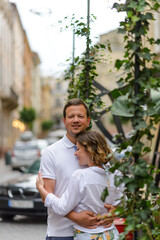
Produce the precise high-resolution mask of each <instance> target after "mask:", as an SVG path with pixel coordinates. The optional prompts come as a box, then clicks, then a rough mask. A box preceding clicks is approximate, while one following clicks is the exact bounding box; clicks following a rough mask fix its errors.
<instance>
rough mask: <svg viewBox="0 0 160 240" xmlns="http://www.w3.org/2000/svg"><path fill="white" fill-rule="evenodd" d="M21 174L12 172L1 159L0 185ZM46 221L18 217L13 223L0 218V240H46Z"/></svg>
mask: <svg viewBox="0 0 160 240" xmlns="http://www.w3.org/2000/svg"><path fill="white" fill-rule="evenodd" d="M19 174H21V173H20V172H19V171H12V170H11V167H10V166H9V165H7V166H6V165H5V161H4V160H3V159H0V183H1V182H5V181H6V180H8V179H11V178H13V177H16V176H18V175H19ZM46 227H47V225H46V219H44V218H30V217H25V216H16V217H14V219H13V220H12V221H10V222H9V221H8V222H6V221H2V219H1V218H0V240H44V239H45V233H46Z"/></svg>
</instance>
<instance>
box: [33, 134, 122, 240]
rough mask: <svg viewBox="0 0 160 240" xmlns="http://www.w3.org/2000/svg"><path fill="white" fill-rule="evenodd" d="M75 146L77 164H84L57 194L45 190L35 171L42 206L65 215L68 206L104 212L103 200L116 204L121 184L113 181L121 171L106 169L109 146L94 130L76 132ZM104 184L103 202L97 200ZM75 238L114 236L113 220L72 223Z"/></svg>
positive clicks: (96, 212) (105, 237) (82, 239)
mask: <svg viewBox="0 0 160 240" xmlns="http://www.w3.org/2000/svg"><path fill="white" fill-rule="evenodd" d="M76 146H77V150H76V152H75V155H76V156H77V157H78V161H79V164H80V165H81V166H83V165H84V166H86V165H87V166H88V168H84V169H78V170H76V171H75V172H74V173H73V174H72V176H71V179H70V182H69V184H68V187H67V189H66V191H65V192H64V194H63V195H62V196H61V198H58V197H57V196H55V195H54V194H53V193H48V192H47V191H46V190H45V188H44V183H43V179H42V177H41V174H40V173H39V175H38V177H37V180H36V186H37V189H38V190H39V192H40V194H41V197H42V199H43V201H44V203H45V206H47V207H50V208H52V210H53V211H54V212H55V213H56V214H59V215H62V216H65V215H67V214H68V213H69V212H70V211H71V210H73V209H74V211H75V212H81V211H85V210H88V211H92V212H94V213H95V214H96V215H98V216H99V215H102V217H103V214H106V208H105V207H104V204H110V205H113V206H117V205H118V204H119V203H120V201H121V197H122V196H123V191H124V188H123V186H119V187H116V186H115V184H114V178H115V175H121V173H120V172H119V171H115V172H114V173H111V172H109V164H108V162H109V160H110V159H111V156H110V154H111V150H110V149H109V147H108V145H107V142H106V140H105V138H104V137H103V136H102V135H101V134H100V133H98V132H95V131H84V132H81V133H79V134H78V136H77V144H76ZM106 187H107V189H108V193H109V195H108V196H107V197H106V199H105V202H103V201H102V200H101V195H102V192H103V190H104V189H105V188H106ZM73 225H74V233H75V234H74V239H75V240H90V239H92V240H94V239H95V240H101V239H103V240H109V239H114V240H116V239H118V231H117V229H116V227H115V226H114V224H112V225H111V226H110V227H108V228H104V227H103V226H97V227H96V228H93V229H88V228H84V227H81V226H79V225H77V224H75V223H73Z"/></svg>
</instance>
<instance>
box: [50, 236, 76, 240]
mask: <svg viewBox="0 0 160 240" xmlns="http://www.w3.org/2000/svg"><path fill="white" fill-rule="evenodd" d="M46 240H73V237H48V236H46Z"/></svg>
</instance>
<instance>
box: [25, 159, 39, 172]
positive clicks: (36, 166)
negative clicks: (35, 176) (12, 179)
mask: <svg viewBox="0 0 160 240" xmlns="http://www.w3.org/2000/svg"><path fill="white" fill-rule="evenodd" d="M39 167H40V160H39V159H38V160H36V161H35V162H34V163H33V164H32V165H31V166H30V167H29V168H27V169H26V170H25V173H38V171H39Z"/></svg>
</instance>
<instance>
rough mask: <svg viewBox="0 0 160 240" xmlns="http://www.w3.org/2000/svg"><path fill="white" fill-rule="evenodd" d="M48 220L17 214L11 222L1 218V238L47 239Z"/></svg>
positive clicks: (14, 239)
mask: <svg viewBox="0 0 160 240" xmlns="http://www.w3.org/2000/svg"><path fill="white" fill-rule="evenodd" d="M45 232H46V220H44V219H41V218H39V219H36V218H27V217H22V216H16V217H15V218H14V219H13V220H12V221H10V222H4V221H2V220H0V240H45Z"/></svg>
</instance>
